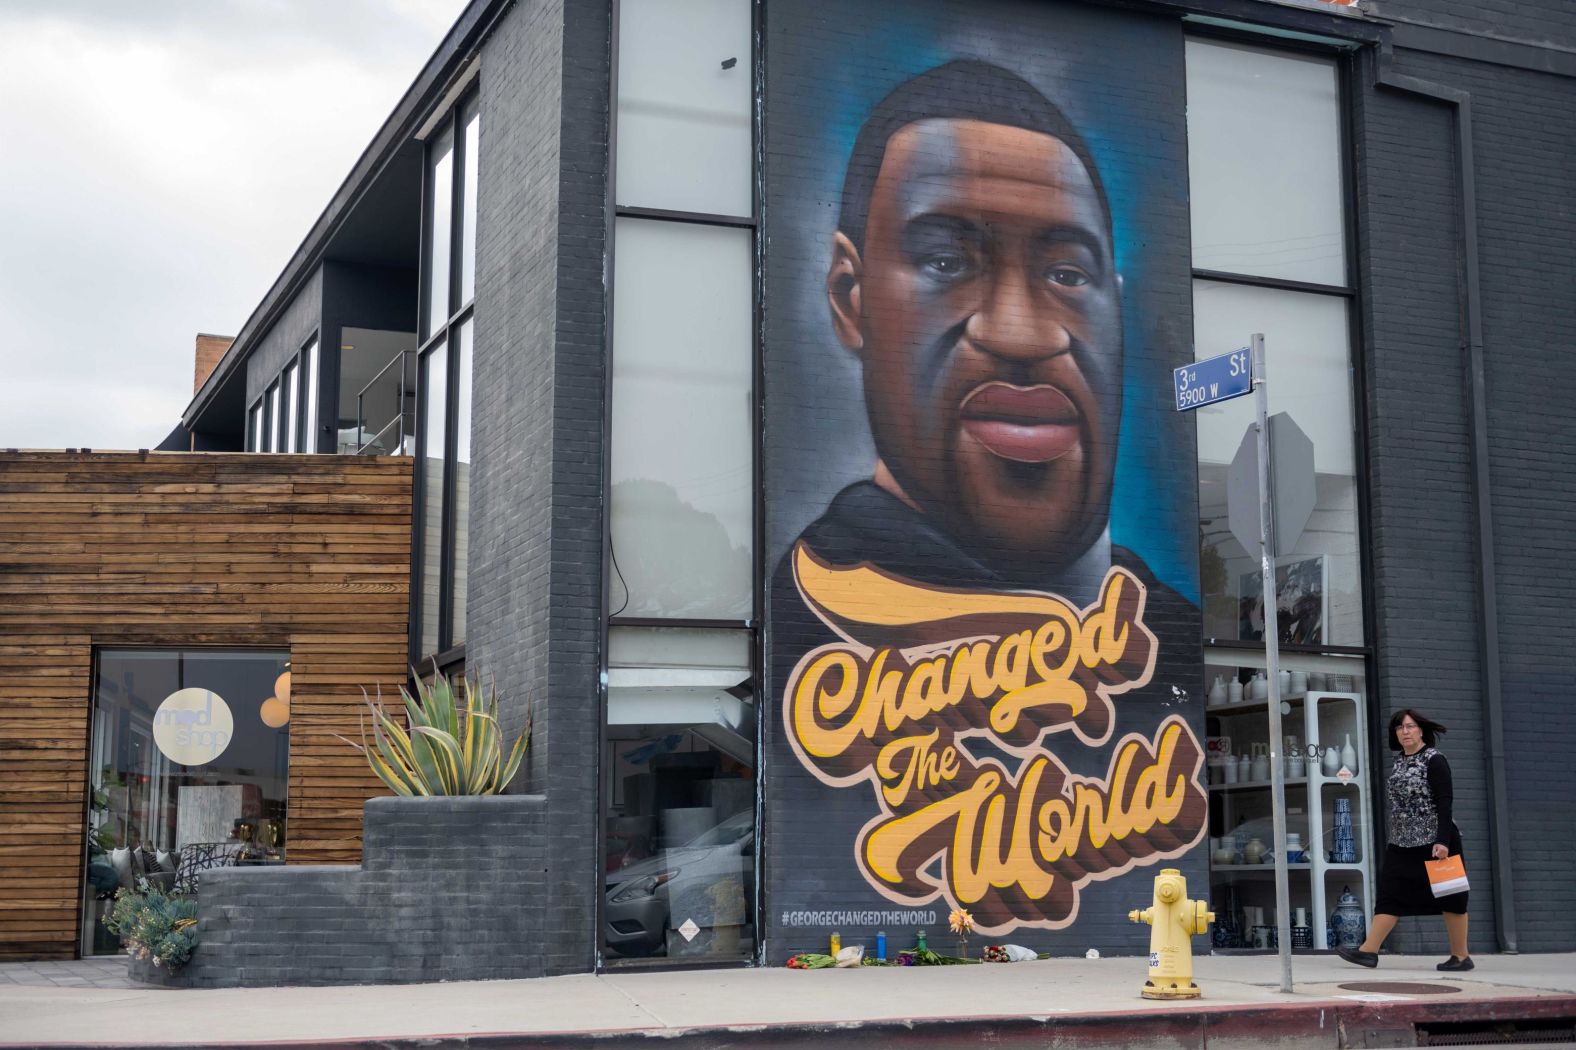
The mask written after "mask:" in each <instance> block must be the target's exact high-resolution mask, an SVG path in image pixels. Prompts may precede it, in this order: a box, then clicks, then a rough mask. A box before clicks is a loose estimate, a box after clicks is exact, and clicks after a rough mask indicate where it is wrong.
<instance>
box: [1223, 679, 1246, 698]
mask: <svg viewBox="0 0 1576 1050" xmlns="http://www.w3.org/2000/svg"><path fill="white" fill-rule="evenodd" d="M1226 697H1227V701H1226V702H1227V703H1231V704H1240V703H1242V683H1241V682H1239V681H1237V680H1236V679H1235V678H1233V679H1232V680H1231V684H1230V685H1229V686H1227V687H1226Z"/></svg>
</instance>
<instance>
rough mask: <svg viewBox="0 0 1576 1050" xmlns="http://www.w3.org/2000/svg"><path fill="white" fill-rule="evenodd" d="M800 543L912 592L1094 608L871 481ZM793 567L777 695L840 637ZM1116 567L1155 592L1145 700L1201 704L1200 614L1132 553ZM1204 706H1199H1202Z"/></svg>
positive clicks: (784, 603) (783, 593)
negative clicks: (1015, 596)
mask: <svg viewBox="0 0 1576 1050" xmlns="http://www.w3.org/2000/svg"><path fill="white" fill-rule="evenodd" d="M799 539H800V542H802V543H804V544H805V545H806V546H808V547H809V548H810V550H811V551H813V552H814V553H815V554H816V556H817V557H818V558H819V559H821V560H822V561H826V562H830V563H832V564H834V565H840V566H852V565H858V564H860V563H862V562H863V563H868V564H869V565H872V566H874V567H875V568H878V569H881V570H883V571H884V572H887V573H890V574H892V575H895V576H900V577H902V578H903V579H906V580H909V581H911V582H914V583H921V584H929V585H932V586H939V587H947V588H952V589H977V590H980V591H997V592H1009V591H1025V590H1029V591H1039V592H1043V593H1048V594H1057V595H1061V596H1062V597H1065V598H1067V599H1068V600H1069V601H1071V602H1073V603H1074V604H1084V602H1085V601H1086V600H1087V596H1082V595H1075V594H1071V593H1067V592H1066V591H1064V590H1063V589H1062V588H1061V586H1060V585H1059V584H1058V581H1057V579H1056V578H1054V577H1051V578H1036V577H1035V575H1034V574H1033V573H1032V572H1024V571H1016V570H1014V569H1013V568H1010V567H1009V568H1003V567H1000V566H996V565H992V564H990V563H987V562H986V561H985V560H984V559H982V558H981V557H979V556H978V555H977V554H976V553H974V552H972V551H970V550H968V549H966V548H965V547H964V545H962V544H961V543H959V542H958V541H957V540H956V539H954V538H953V537H952V536H951V535H949V534H948V533H947V532H945V531H944V530H943V529H942V528H941V527H940V525H938V524H937V523H936V522H935V520H934V519H932V518H930V517H928V516H926V515H925V514H922V513H921V512H919V511H917V510H915V509H914V508H913V507H911V506H909V505H908V504H906V503H904V502H903V501H902V500H900V499H898V498H897V497H896V496H894V495H892V494H891V493H890V492H888V491H887V490H886V489H883V488H881V487H880V486H879V485H877V484H876V483H875V482H873V481H860V482H855V483H854V484H852V485H850V486H848V487H847V488H845V489H843V490H842V491H841V492H839V493H838V494H837V495H836V496H835V497H834V498H833V499H832V502H831V503H830V504H829V505H828V506H827V509H826V513H824V514H822V515H821V517H819V518H817V519H816V520H815V521H814V522H812V523H811V524H810V525H809V526H808V527H807V528H806V529H805V530H804V532H803V533H801V534H800V537H799ZM792 558H793V549H792V548H790V549H789V551H788V552H787V553H786V554H785V555H784V557H783V558H782V560H781V561H780V562H779V563H778V565H777V569H776V572H775V573H774V574H773V577H772V592H771V604H772V613H773V617H774V622H773V625H772V649H773V652H774V653H775V654H777V655H776V659H774V661H773V662H774V665H776V666H777V667H778V668H779V670H781V671H782V672H783V673H781V674H778V675H775V676H774V677H775V680H776V684H777V686H778V687H779V688H780V687H781V685H782V683H783V682H784V681H785V679H786V671H787V670H791V668H792V666H793V662H794V661H795V660H797V659H798V657H799V656H801V655H803V654H804V653H805V652H807V651H808V650H810V649H811V648H814V647H815V646H817V645H820V644H822V643H823V642H827V641H831V640H833V639H834V637H835V635H834V634H833V633H832V631H831V630H830V629H829V628H827V627H826V625H825V624H823V623H821V621H820V620H819V618H817V617H816V616H815V614H814V613H812V612H811V611H810V610H809V608H808V607H807V606H806V605H805V603H804V600H803V598H802V597H801V596H800V594H799V591H798V588H797V586H796V584H795V583H794V574H793V565H792ZM1111 564H1112V565H1114V566H1119V567H1121V568H1123V569H1126V570H1127V571H1129V572H1131V573H1132V574H1133V575H1134V576H1135V577H1137V579H1138V581H1139V582H1140V583H1142V584H1143V585H1144V587H1145V588H1146V589H1147V590H1148V599H1147V601H1146V603H1145V608H1144V617H1143V619H1144V622H1145V623H1146V624H1147V625H1148V626H1149V629H1150V630H1151V631H1153V632H1154V634H1155V636H1156V637H1157V638H1158V639H1159V640H1160V657H1159V660H1158V661H1157V663H1156V667H1155V674H1154V677H1153V678H1152V679H1151V681H1150V684H1149V686H1148V687H1147V688H1146V689H1145V690H1143V693H1142V695H1160V694H1161V693H1162V692H1163V693H1164V696H1165V699H1166V700H1167V701H1171V702H1172V703H1173V704H1174V703H1175V702H1176V701H1177V699H1178V698H1177V697H1175V696H1173V695H1172V693H1171V686H1173V685H1175V686H1176V687H1177V688H1178V689H1180V690H1181V691H1182V692H1183V694H1184V695H1186V696H1188V697H1193V696H1194V693H1195V691H1196V690H1197V688H1198V685H1197V683H1198V681H1199V678H1198V676H1199V674H1201V673H1202V670H1201V668H1200V640H1199V630H1200V625H1199V620H1198V615H1199V613H1198V607H1197V606H1196V605H1194V604H1193V603H1192V602H1190V601H1188V600H1187V599H1186V598H1184V597H1182V595H1181V594H1179V593H1177V592H1176V591H1175V590H1173V589H1172V588H1170V587H1168V586H1166V585H1165V584H1163V583H1161V582H1160V581H1159V580H1157V579H1156V578H1155V575H1154V573H1152V572H1151V571H1150V570H1149V566H1147V565H1145V564H1144V562H1143V560H1142V559H1141V558H1139V557H1138V556H1137V555H1136V554H1134V553H1133V552H1132V551H1130V550H1127V549H1126V548H1124V547H1117V546H1113V547H1111ZM1102 574H1103V573H1102ZM783 659H786V660H787V667H786V668H783V667H782V666H781V663H780V661H781V660H783ZM1162 685H1163V686H1164V689H1163V690H1162V689H1161V688H1160V687H1161V686H1162ZM779 696H780V694H779ZM1196 699H1197V700H1200V701H1201V700H1202V697H1201V696H1199V697H1197V698H1196ZM1177 713H1181V714H1187V713H1188V710H1187V708H1186V707H1185V706H1184V707H1182V708H1181V709H1180V710H1179V711H1178V712H1177ZM1201 720H1202V715H1200V721H1201ZM1130 728H1136V727H1133V726H1126V727H1124V726H1120V725H1119V726H1118V731H1119V732H1120V731H1123V730H1124V729H1130ZM1200 728H1202V726H1200Z"/></svg>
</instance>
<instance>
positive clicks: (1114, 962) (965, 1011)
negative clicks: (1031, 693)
mask: <svg viewBox="0 0 1576 1050" xmlns="http://www.w3.org/2000/svg"><path fill="white" fill-rule="evenodd" d="M1437 961H1438V960H1437V959H1435V958H1433V957H1428V958H1426V959H1424V958H1420V957H1399V956H1385V957H1384V959H1383V961H1382V963H1381V965H1380V967H1379V969H1377V970H1364V969H1359V968H1357V967H1353V966H1350V965H1348V964H1346V963H1343V962H1342V961H1341V960H1339V959H1338V958H1335V957H1333V956H1300V957H1298V958H1297V959H1296V961H1295V974H1296V980H1297V989H1296V991H1295V992H1294V993H1293V994H1291V995H1282V994H1281V993H1280V991H1279V990H1278V985H1279V977H1280V971H1279V966H1278V964H1277V961H1276V959H1275V957H1274V956H1223V957H1204V958H1200V959H1198V960H1197V978H1198V981H1199V983H1200V986H1201V987H1202V989H1203V991H1204V995H1205V998H1203V999H1201V1000H1195V1001H1191V1002H1180V1003H1160V1002H1150V1001H1148V1000H1145V999H1142V998H1140V997H1139V995H1138V992H1139V988H1140V986H1141V985H1142V983H1143V979H1144V973H1145V970H1144V962H1143V960H1142V959H1136V958H1127V959H1101V960H1095V961H1086V960H1082V959H1053V960H1046V961H1040V962H1028V963H1015V964H1006V965H982V966H958V967H917V968H864V969H859V970H817V971H809V972H803V971H797V970H787V969H779V968H772V969H736V970H700V971H697V970H685V971H671V972H662V973H614V974H600V975H574V976H567V977H549V978H542V979H538V980H530V981H479V982H463V983H460V982H457V983H452V984H439V985H365V986H357V987H348V988H346V987H338V988H244V989H218V990H203V991H191V990H168V989H156V988H146V987H125V988H115V987H105V986H103V982H102V975H101V974H100V975H98V976H99V978H100V980H98V981H97V982H93V981H88V982H84V983H81V984H75V985H71V986H62V985H61V984H59V983H58V982H56V981H53V980H52V981H50V983H43V982H42V981H34V982H32V983H27V984H20V983H16V978H17V973H18V968H20V967H25V966H29V965H31V966H33V967H41V966H43V964H25V963H13V964H3V965H0V1047H18V1046H57V1047H58V1046H126V1045H144V1046H146V1045H157V1046H237V1045H261V1044H272V1045H276V1046H278V1045H292V1046H324V1045H330V1044H333V1045H338V1046H341V1047H344V1046H360V1045H377V1046H381V1047H388V1046H416V1045H426V1046H432V1045H435V1042H436V1045H471V1046H490V1047H500V1048H501V1047H513V1046H520V1047H527V1046H531V1047H541V1046H586V1045H609V1044H610V1043H619V1042H637V1041H645V1039H647V1038H649V1037H652V1036H655V1037H658V1038H661V1039H662V1040H664V1043H665V1045H666V1046H669V1047H721V1046H730V1047H738V1046H788V1045H809V1044H810V1043H812V1042H813V1043H817V1044H818V1045H822V1046H827V1045H831V1046H838V1045H853V1044H856V1043H859V1044H863V1045H868V1046H884V1045H892V1044H893V1043H894V1042H898V1041H904V1042H907V1041H909V1038H912V1039H914V1040H915V1041H918V1042H923V1043H925V1045H928V1046H968V1045H981V1043H982V1042H986V1041H988V1042H989V1043H991V1045H998V1046H1001V1045H1037V1046H1045V1045H1047V1043H1048V1042H1052V1043H1056V1044H1065V1043H1070V1042H1073V1041H1076V1042H1078V1044H1079V1045H1101V1044H1104V1045H1110V1046H1117V1045H1120V1046H1145V1045H1155V1046H1204V1045H1205V1044H1206V1043H1207V1045H1209V1046H1210V1047H1218V1046H1221V1045H1225V1044H1231V1043H1235V1044H1237V1045H1244V1046H1246V1045H1253V1046H1259V1045H1266V1043H1269V1042H1273V1043H1274V1044H1276V1045H1278V1046H1283V1047H1302V1046H1307V1047H1340V1046H1364V1045H1386V1046H1398V1045H1417V1044H1416V1039H1415V1026H1416V1025H1417V1024H1418V1023H1419V1022H1420V1020H1421V1021H1422V1022H1423V1023H1443V1022H1450V1023H1460V1022H1463V1021H1473V1020H1483V1019H1490V1018H1495V1017H1504V1018H1511V1019H1517V1018H1532V1017H1543V1018H1576V955H1520V956H1481V957H1479V958H1478V959H1477V962H1478V968H1477V969H1476V970H1474V971H1473V972H1471V973H1468V974H1464V975H1457V974H1440V973H1438V972H1436V971H1435V970H1434V963H1435V962H1437ZM58 965H69V964H58ZM85 965H89V966H97V967H99V969H100V970H102V969H103V967H104V964H103V963H99V962H91V963H88V964H85ZM45 969H46V970H47V969H48V968H47V967H45ZM60 973H61V971H58V970H57V971H55V975H56V976H57V977H58V976H59V975H60ZM68 977H69V975H68ZM8 978H9V979H8ZM1446 978H1448V979H1446ZM1376 981H1384V982H1402V983H1411V984H1414V985H1424V986H1428V987H1425V988H1413V989H1409V990H1401V991H1382V992H1374V991H1370V990H1364V989H1352V988H1343V987H1341V986H1342V985H1350V984H1363V983H1369V982H1376ZM1431 989H1451V990H1450V991H1448V992H1444V993H1443V994H1423V993H1425V992H1427V991H1430V990H1431ZM853 1029H858V1031H854V1030H853Z"/></svg>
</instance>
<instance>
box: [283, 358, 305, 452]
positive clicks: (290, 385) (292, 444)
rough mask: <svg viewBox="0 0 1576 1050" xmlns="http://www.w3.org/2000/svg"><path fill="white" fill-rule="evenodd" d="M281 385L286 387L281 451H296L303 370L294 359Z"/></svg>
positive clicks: (286, 370) (299, 428)
mask: <svg viewBox="0 0 1576 1050" xmlns="http://www.w3.org/2000/svg"><path fill="white" fill-rule="evenodd" d="M281 385H282V386H283V387H284V398H285V410H284V413H283V415H282V416H281V418H280V420H279V451H281V452H294V451H295V450H296V448H297V444H296V441H297V437H298V436H299V434H300V432H301V427H300V423H299V419H300V407H301V370H300V368H299V367H297V365H296V364H295V362H293V361H292V362H291V363H290V365H289V366H288V367H287V368H286V369H285V374H284V377H283V380H282V384H281Z"/></svg>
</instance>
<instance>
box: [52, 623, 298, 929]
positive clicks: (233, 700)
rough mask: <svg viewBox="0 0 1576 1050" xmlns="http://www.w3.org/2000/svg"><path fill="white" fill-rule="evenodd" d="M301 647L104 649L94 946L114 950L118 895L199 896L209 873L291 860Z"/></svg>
mask: <svg viewBox="0 0 1576 1050" xmlns="http://www.w3.org/2000/svg"><path fill="white" fill-rule="evenodd" d="M289 667H290V663H289V654H288V653H285V652H278V651H260V650H241V651H237V650H215V649H181V650H173V649H167V650H120V649H113V650H112V649H106V650H102V651H101V652H99V653H98V661H97V670H96V673H95V675H94V687H93V736H92V752H91V761H90V765H89V768H88V787H89V810H88V828H87V850H86V857H87V871H86V877H85V878H84V880H83V907H82V953H83V954H84V955H92V954H101V953H114V952H117V951H119V950H120V947H119V941H118V939H117V938H116V937H115V936H114V935H113V934H111V933H110V932H109V931H108V930H106V929H105V928H104V924H103V920H104V917H105V915H107V914H108V912H109V908H110V906H111V903H112V901H113V898H114V895H115V891H116V890H118V889H121V888H131V887H134V886H135V885H136V883H137V880H138V879H139V878H146V879H147V880H148V881H149V883H150V884H153V885H156V886H158V887H160V888H162V889H166V890H171V891H176V892H183V893H185V892H191V891H192V890H193V889H194V888H195V885H196V882H197V880H198V878H200V875H201V872H202V871H203V870H205V869H206V868H209V867H214V866H221V865H231V864H274V863H283V862H284V856H285V840H286V795H287V783H288V780H287V774H288V758H289V752H290V674H289Z"/></svg>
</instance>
